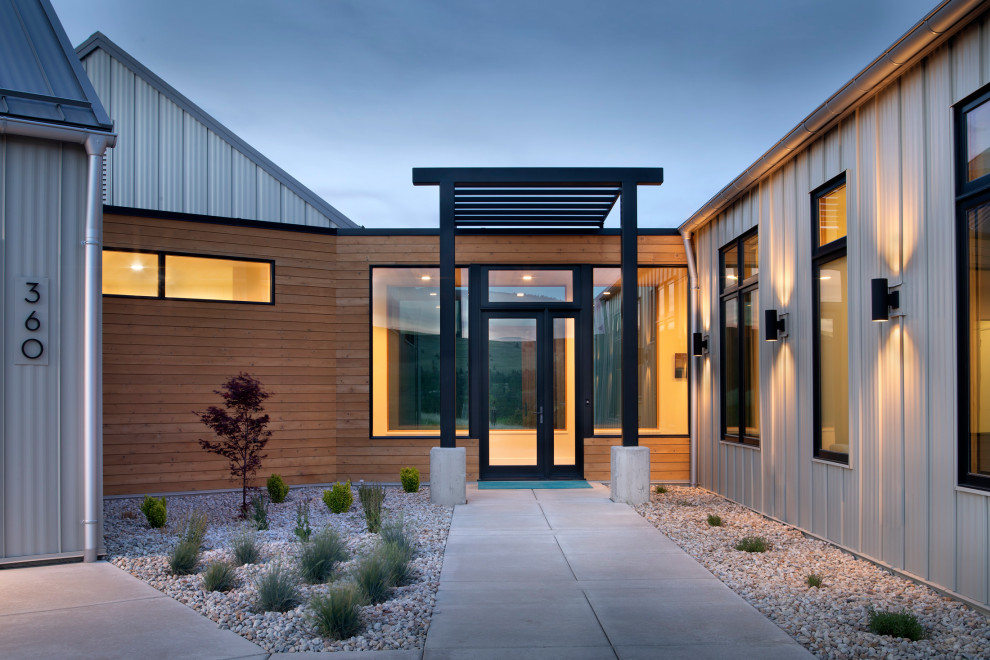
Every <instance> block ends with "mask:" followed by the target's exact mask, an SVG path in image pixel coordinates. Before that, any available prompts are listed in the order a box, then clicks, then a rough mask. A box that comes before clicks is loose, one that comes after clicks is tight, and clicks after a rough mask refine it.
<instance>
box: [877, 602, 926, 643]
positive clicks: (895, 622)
mask: <svg viewBox="0 0 990 660" xmlns="http://www.w3.org/2000/svg"><path fill="white" fill-rule="evenodd" d="M868 614H869V616H870V632H871V633H874V634H877V635H889V636H891V637H906V638H908V639H910V640H911V641H912V642H917V641H918V640H919V639H924V637H925V629H924V628H923V627H922V626H921V623H920V622H919V621H918V617H916V616H915V615H913V614H911V613H910V612H907V611H902V612H885V611H883V610H881V611H879V612H877V611H876V610H874V609H872V608H871V609H870V610H869V611H868Z"/></svg>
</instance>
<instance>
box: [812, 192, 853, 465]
mask: <svg viewBox="0 0 990 660" xmlns="http://www.w3.org/2000/svg"><path fill="white" fill-rule="evenodd" d="M811 217H812V223H813V227H812V277H813V281H812V297H813V300H812V305H813V308H814V370H815V379H814V384H815V410H814V414H815V424H814V428H815V448H814V454H815V456H816V457H817V458H821V459H824V460H829V461H835V462H838V463H848V462H849V293H848V292H849V285H848V277H847V275H848V268H847V261H846V178H845V175H842V176H840V177H838V178H836V179H833V180H832V181H829V182H828V183H826V184H825V185H824V186H822V187H821V188H819V189H818V190H816V191H814V192H813V193H812V194H811Z"/></svg>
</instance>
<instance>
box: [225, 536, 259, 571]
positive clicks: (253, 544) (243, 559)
mask: <svg viewBox="0 0 990 660" xmlns="http://www.w3.org/2000/svg"><path fill="white" fill-rule="evenodd" d="M254 532H255V530H253V529H250V528H245V529H244V530H243V531H241V533H240V534H238V535H237V536H236V537H234V545H233V548H232V549H233V551H234V565H235V566H242V565H244V564H257V563H258V559H259V558H260V557H261V551H260V550H259V549H258V542H257V537H256V536H255V533H254Z"/></svg>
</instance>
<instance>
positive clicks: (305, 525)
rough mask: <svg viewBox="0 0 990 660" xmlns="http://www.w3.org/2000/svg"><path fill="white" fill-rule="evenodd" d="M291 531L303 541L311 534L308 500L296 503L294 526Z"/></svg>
mask: <svg viewBox="0 0 990 660" xmlns="http://www.w3.org/2000/svg"><path fill="white" fill-rule="evenodd" d="M292 531H293V532H295V535H296V537H297V538H298V539H299V540H300V541H302V542H303V543H305V542H306V541H308V540H309V537H310V536H312V535H313V528H312V527H310V526H309V502H306V503H305V504H303V503H300V504H297V505H296V528H295V529H294V530H292Z"/></svg>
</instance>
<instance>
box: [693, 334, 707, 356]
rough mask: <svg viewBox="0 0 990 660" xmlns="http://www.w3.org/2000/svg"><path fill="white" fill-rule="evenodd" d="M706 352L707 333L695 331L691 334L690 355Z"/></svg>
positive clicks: (700, 354) (699, 354)
mask: <svg viewBox="0 0 990 660" xmlns="http://www.w3.org/2000/svg"><path fill="white" fill-rule="evenodd" d="M706 353H708V335H703V334H701V333H700V332H695V333H692V334H691V355H693V356H694V357H701V356H702V355H705V354H706Z"/></svg>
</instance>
